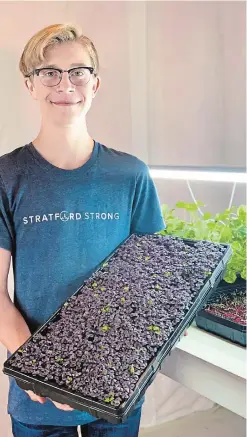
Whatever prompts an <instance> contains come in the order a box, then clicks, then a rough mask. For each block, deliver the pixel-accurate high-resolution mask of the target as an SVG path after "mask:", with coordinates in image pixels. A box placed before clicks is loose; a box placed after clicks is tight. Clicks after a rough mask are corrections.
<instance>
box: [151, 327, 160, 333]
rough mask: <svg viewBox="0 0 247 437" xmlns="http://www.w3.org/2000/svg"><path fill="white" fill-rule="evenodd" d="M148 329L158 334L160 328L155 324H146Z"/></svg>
mask: <svg viewBox="0 0 247 437" xmlns="http://www.w3.org/2000/svg"><path fill="white" fill-rule="evenodd" d="M148 331H153V332H155V333H156V334H160V328H159V326H156V325H150V326H148Z"/></svg>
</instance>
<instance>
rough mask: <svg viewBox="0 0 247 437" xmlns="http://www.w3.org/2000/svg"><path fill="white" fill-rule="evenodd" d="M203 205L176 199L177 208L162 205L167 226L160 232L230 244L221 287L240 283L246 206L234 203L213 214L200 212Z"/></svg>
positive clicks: (244, 247) (242, 280)
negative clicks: (228, 207) (229, 253)
mask: <svg viewBox="0 0 247 437" xmlns="http://www.w3.org/2000/svg"><path fill="white" fill-rule="evenodd" d="M204 207H205V205H204V204H203V203H202V202H197V203H186V202H178V203H177V204H176V208H169V206H168V205H166V204H164V205H162V213H163V217H164V220H165V222H166V226H167V227H166V229H165V230H163V231H161V232H160V233H161V234H167V235H174V236H177V237H182V238H189V239H195V240H208V241H212V242H215V243H226V244H230V245H231V248H232V251H233V254H232V257H231V259H230V261H229V263H228V265H227V269H226V272H225V275H224V278H223V281H222V283H221V284H220V286H222V285H226V284H234V286H236V285H237V284H238V283H239V282H240V283H241V284H243V283H244V282H245V281H246V206H245V205H240V206H239V207H236V206H233V207H232V208H230V209H226V210H225V211H223V212H220V213H217V214H215V215H213V214H211V213H210V212H203V211H202V208H204ZM178 210H180V214H179V213H178ZM182 211H183V213H184V214H183V215H184V217H183V218H181V215H182V214H181V212H182Z"/></svg>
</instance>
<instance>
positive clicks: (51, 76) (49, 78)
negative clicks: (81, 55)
mask: <svg viewBox="0 0 247 437" xmlns="http://www.w3.org/2000/svg"><path fill="white" fill-rule="evenodd" d="M63 73H68V74H69V79H70V82H71V83H73V84H74V85H77V86H84V85H87V83H88V82H89V80H90V78H91V75H92V74H94V75H95V73H94V68H93V67H77V68H70V69H69V70H61V69H60V68H36V69H35V70H33V71H32V72H31V73H29V74H27V75H26V76H25V77H30V76H32V75H34V74H36V75H37V76H39V78H40V81H41V82H42V84H43V85H45V86H50V87H52V86H56V85H58V84H59V83H60V82H61V80H62V76H63ZM95 76H96V75H95Z"/></svg>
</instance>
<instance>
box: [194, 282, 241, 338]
mask: <svg viewBox="0 0 247 437" xmlns="http://www.w3.org/2000/svg"><path fill="white" fill-rule="evenodd" d="M234 290H238V291H245V290H246V281H244V280H238V282H237V283H234V284H229V285H227V286H225V287H222V286H221V287H218V288H217V289H216V290H215V292H214V293H213V294H212V295H211V298H210V299H209V301H208V303H212V302H215V301H216V300H217V299H218V298H219V296H224V295H225V296H226V295H230V294H232V293H233V292H234ZM195 321H196V325H197V326H198V328H201V329H204V331H208V332H210V333H212V334H216V335H218V336H220V337H222V338H226V339H228V340H230V341H232V342H233V343H237V344H240V345H242V346H246V326H245V325H240V324H239V323H236V322H233V321H232V320H228V319H225V318H223V317H219V316H216V315H215V314H211V313H208V312H207V311H205V309H202V310H201V311H199V313H198V315H197V316H196V319H195Z"/></svg>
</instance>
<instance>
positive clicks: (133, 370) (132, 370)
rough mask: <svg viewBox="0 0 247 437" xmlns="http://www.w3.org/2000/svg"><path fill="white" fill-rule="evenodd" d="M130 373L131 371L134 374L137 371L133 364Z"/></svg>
mask: <svg viewBox="0 0 247 437" xmlns="http://www.w3.org/2000/svg"><path fill="white" fill-rule="evenodd" d="M130 373H131V375H134V373H135V368H134V366H133V365H132V366H130Z"/></svg>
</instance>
